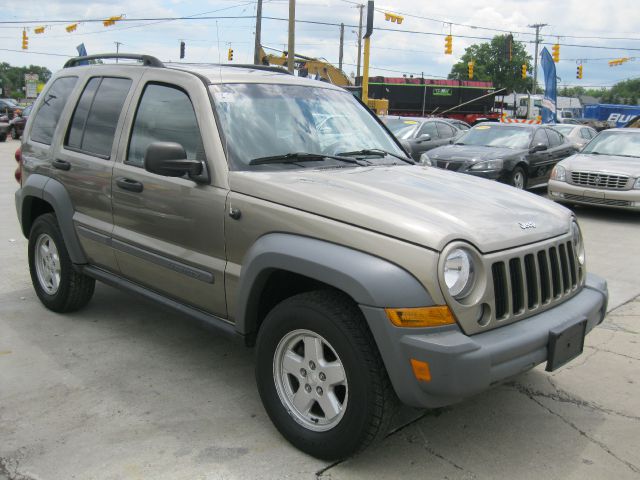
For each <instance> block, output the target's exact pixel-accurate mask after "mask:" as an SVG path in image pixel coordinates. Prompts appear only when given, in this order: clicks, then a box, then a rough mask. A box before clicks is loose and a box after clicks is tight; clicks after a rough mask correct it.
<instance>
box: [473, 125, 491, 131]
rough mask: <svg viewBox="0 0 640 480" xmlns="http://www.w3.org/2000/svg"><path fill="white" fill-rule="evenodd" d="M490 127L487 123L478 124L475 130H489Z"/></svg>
mask: <svg viewBox="0 0 640 480" xmlns="http://www.w3.org/2000/svg"><path fill="white" fill-rule="evenodd" d="M490 128H491V127H490V126H489V125H480V126H479V127H476V130H489V129H490Z"/></svg>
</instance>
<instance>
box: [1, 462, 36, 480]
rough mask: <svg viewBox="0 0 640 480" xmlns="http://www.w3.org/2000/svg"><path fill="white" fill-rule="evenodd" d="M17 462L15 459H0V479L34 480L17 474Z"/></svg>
mask: <svg viewBox="0 0 640 480" xmlns="http://www.w3.org/2000/svg"><path fill="white" fill-rule="evenodd" d="M18 466H19V464H18V461H17V460H16V459H11V458H4V457H0V477H2V476H5V477H6V478H7V480H35V479H34V478H33V477H29V476H27V475H22V474H21V473H18Z"/></svg>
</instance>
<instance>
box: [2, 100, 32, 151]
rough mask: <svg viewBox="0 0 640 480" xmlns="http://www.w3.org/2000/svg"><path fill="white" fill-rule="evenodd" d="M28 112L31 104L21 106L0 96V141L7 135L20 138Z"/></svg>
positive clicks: (15, 138)
mask: <svg viewBox="0 0 640 480" xmlns="http://www.w3.org/2000/svg"><path fill="white" fill-rule="evenodd" d="M30 113H31V105H29V106H27V107H24V108H23V107H22V106H20V105H18V104H17V103H16V102H15V101H14V100H12V99H10V98H0V142H4V141H5V140H6V139H7V137H9V136H11V138H13V139H14V140H17V139H18V138H20V136H21V135H22V132H23V131H24V126H25V125H26V124H27V118H28V117H29V114H30Z"/></svg>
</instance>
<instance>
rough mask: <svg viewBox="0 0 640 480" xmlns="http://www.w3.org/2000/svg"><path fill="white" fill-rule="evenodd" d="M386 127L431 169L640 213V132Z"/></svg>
mask: <svg viewBox="0 0 640 480" xmlns="http://www.w3.org/2000/svg"><path fill="white" fill-rule="evenodd" d="M383 122H384V123H385V124H386V125H387V127H388V128H389V130H391V132H392V133H393V134H394V135H395V136H396V137H397V138H398V139H399V140H400V142H401V143H402V144H403V145H404V147H405V149H406V150H407V152H409V153H410V154H411V156H412V158H413V159H414V160H415V161H417V162H420V163H421V164H423V165H429V166H433V167H437V168H442V169H446V170H451V171H455V172H460V173H465V174H469V175H474V176H477V177H483V178H487V179H492V180H498V181H500V182H503V183H507V184H509V185H512V186H514V187H516V188H519V189H527V188H532V187H536V186H542V185H544V184H548V189H549V194H550V197H551V198H552V199H553V200H555V201H558V202H561V203H566V204H589V205H603V206H610V207H618V208H626V209H634V210H640V131H638V130H637V129H609V130H606V131H602V132H600V133H598V132H597V131H596V130H595V129H593V128H591V127H589V126H585V125H579V124H558V125H530V124H513V123H509V124H502V123H495V122H485V123H480V124H477V125H475V126H474V127H469V126H468V125H466V124H465V125H459V123H464V122H459V121H452V120H449V119H440V118H409V117H386V118H384V119H383ZM454 122H455V123H454Z"/></svg>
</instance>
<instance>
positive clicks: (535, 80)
mask: <svg viewBox="0 0 640 480" xmlns="http://www.w3.org/2000/svg"><path fill="white" fill-rule="evenodd" d="M546 26H547V24H546V23H536V24H534V25H529V28H535V29H536V49H535V56H534V58H533V87H531V95H535V94H536V87H537V85H538V48H539V46H540V29H541V28H542V27H546ZM531 95H529V106H528V108H527V118H531V114H532V113H533V108H531Z"/></svg>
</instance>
